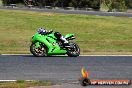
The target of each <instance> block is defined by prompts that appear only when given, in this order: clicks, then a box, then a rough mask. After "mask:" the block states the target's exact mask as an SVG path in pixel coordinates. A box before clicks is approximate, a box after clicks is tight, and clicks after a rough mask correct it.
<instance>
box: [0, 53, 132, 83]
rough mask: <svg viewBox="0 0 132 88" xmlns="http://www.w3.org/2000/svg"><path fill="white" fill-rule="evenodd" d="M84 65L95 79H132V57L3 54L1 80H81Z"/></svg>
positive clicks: (0, 65) (0, 71)
mask: <svg viewBox="0 0 132 88" xmlns="http://www.w3.org/2000/svg"><path fill="white" fill-rule="evenodd" d="M82 66H84V67H85V69H86V70H88V72H89V77H90V78H91V79H130V80H131V79H132V57H131V56H124V57H123V56H80V57H67V56H55V57H34V56H32V55H0V80H42V81H43V80H44V81H54V82H55V81H57V82H59V81H60V82H66V81H67V82H70V81H77V80H78V78H79V77H80V76H81V68H82Z"/></svg>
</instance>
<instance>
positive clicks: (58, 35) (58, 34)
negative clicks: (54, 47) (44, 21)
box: [38, 28, 69, 45]
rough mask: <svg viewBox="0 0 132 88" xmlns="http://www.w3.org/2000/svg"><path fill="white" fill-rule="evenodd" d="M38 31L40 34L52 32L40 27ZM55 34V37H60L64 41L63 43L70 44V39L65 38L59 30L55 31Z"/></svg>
mask: <svg viewBox="0 0 132 88" xmlns="http://www.w3.org/2000/svg"><path fill="white" fill-rule="evenodd" d="M38 33H39V34H42V35H46V34H49V33H50V32H48V31H47V30H45V29H44V28H39V29H38ZM54 35H55V37H56V38H57V39H59V40H60V41H62V43H63V44H64V45H69V44H68V43H69V42H68V41H67V40H66V39H65V38H64V36H62V35H61V34H60V33H59V32H55V33H54Z"/></svg>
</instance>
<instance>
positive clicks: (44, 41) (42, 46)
mask: <svg viewBox="0 0 132 88" xmlns="http://www.w3.org/2000/svg"><path fill="white" fill-rule="evenodd" d="M64 38H65V39H66V40H67V41H69V44H68V46H64V45H63V43H62V42H61V41H60V40H59V39H57V38H56V37H55V35H54V33H53V31H50V32H49V33H48V34H45V35H42V34H39V33H38V32H37V33H36V34H35V35H33V36H32V40H31V41H32V44H31V46H30V52H31V53H32V54H33V55H34V56H37V57H41V56H51V55H65V54H67V55H68V56H70V57H77V56H79V55H80V48H79V46H78V45H77V44H75V43H73V42H70V40H73V39H75V37H74V34H67V35H65V36H64Z"/></svg>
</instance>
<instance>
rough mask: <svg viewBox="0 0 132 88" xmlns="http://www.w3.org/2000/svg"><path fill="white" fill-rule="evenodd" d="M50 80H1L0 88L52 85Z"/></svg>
mask: <svg viewBox="0 0 132 88" xmlns="http://www.w3.org/2000/svg"><path fill="white" fill-rule="evenodd" d="M50 85H51V83H50V82H40V81H23V80H18V81H16V82H0V88H29V87H34V86H50Z"/></svg>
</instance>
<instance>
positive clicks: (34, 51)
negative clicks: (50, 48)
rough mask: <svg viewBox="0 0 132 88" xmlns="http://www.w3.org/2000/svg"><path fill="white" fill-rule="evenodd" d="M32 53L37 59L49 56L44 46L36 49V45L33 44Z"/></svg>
mask: <svg viewBox="0 0 132 88" xmlns="http://www.w3.org/2000/svg"><path fill="white" fill-rule="evenodd" d="M30 52H31V53H32V54H33V55H34V56H36V57H42V56H47V52H46V49H45V47H44V46H43V45H42V44H40V46H39V47H38V48H36V47H35V44H34V43H32V44H31V46H30Z"/></svg>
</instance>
